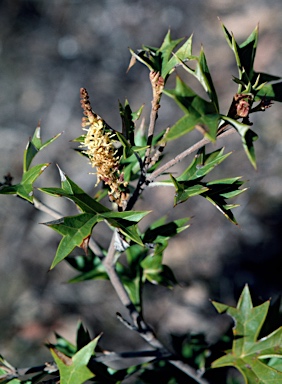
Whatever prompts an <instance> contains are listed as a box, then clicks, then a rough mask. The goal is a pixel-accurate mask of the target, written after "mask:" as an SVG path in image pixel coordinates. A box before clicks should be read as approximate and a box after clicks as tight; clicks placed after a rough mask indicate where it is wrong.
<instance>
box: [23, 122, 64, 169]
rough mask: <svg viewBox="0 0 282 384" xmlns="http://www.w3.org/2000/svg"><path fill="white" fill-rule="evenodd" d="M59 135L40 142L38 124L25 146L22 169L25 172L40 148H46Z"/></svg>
mask: <svg viewBox="0 0 282 384" xmlns="http://www.w3.org/2000/svg"><path fill="white" fill-rule="evenodd" d="M59 136H61V133H59V134H58V135H56V136H54V137H52V138H51V139H49V140H47V141H46V142H45V143H42V140H41V136H40V126H38V127H36V129H35V131H34V134H33V136H32V138H31V139H30V140H29V142H28V144H27V147H26V149H25V151H24V156H23V171H24V172H27V170H28V169H29V167H30V164H31V162H32V160H33V158H34V157H35V155H36V154H37V153H38V152H39V151H41V150H42V149H44V148H46V147H47V146H48V145H49V144H51V143H52V142H53V141H55V140H56V139H57V138H58V137H59Z"/></svg>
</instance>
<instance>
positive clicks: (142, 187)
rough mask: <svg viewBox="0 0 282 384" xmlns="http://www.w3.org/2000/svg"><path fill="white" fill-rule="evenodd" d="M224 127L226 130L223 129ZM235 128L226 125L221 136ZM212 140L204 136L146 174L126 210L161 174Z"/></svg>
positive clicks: (227, 134) (221, 131)
mask: <svg viewBox="0 0 282 384" xmlns="http://www.w3.org/2000/svg"><path fill="white" fill-rule="evenodd" d="M223 129H224V130H223ZM235 132H236V130H235V128H229V129H226V127H225V126H224V127H223V128H222V129H221V130H220V131H219V133H218V137H219V138H223V137H225V136H229V135H231V134H233V133H235ZM210 142H211V141H210V140H209V139H207V138H205V137H204V138H203V139H201V140H200V141H198V142H197V143H195V144H193V145H192V146H191V147H189V148H187V149H186V150H185V151H183V152H181V153H180V154H179V155H177V156H176V157H175V158H174V159H171V160H170V161H168V162H167V163H165V164H164V165H163V166H161V167H159V168H158V169H156V170H155V171H154V172H153V173H152V174H151V175H150V176H148V177H147V178H146V176H144V177H143V179H142V180H141V178H140V179H139V182H138V184H137V187H136V188H135V190H134V193H133V194H132V196H131V198H130V199H129V201H128V204H127V207H126V211H130V210H131V209H132V208H133V206H134V205H135V203H136V201H137V200H138V198H139V196H140V195H141V194H142V193H143V191H144V190H145V189H146V188H147V187H148V186H149V185H150V183H152V182H153V181H154V180H155V179H156V178H157V177H158V176H160V175H161V174H162V173H164V172H165V171H167V170H168V169H169V168H171V167H173V166H174V165H175V164H177V163H179V162H180V161H182V160H183V159H184V158H185V157H187V156H189V155H191V153H193V152H195V151H197V150H198V149H200V148H202V147H203V146H204V145H206V144H209V143H210Z"/></svg>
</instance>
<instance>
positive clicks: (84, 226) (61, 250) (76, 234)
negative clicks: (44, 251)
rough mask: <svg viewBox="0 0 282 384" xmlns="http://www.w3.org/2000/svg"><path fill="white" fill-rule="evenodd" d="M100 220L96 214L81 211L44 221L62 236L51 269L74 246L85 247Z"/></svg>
mask: <svg viewBox="0 0 282 384" xmlns="http://www.w3.org/2000/svg"><path fill="white" fill-rule="evenodd" d="M100 220H102V218H101V217H100V216H98V215H93V214H90V213H82V214H80V215H76V216H69V217H63V218H62V219H59V220H54V221H50V222H48V223H44V224H45V225H48V227H50V228H52V229H54V230H55V231H56V232H58V233H60V234H61V235H62V236H63V238H62V240H61V241H60V244H59V246H58V249H57V252H56V256H55V258H54V260H53V262H52V265H51V269H52V268H54V267H55V266H56V265H57V264H58V263H59V262H60V261H62V260H63V259H64V258H65V257H67V256H68V255H69V254H70V253H71V252H72V251H73V250H74V248H75V247H80V248H83V249H85V248H87V244H88V242H89V239H90V236H91V233H92V230H93V227H94V226H95V225H96V224H97V223H98V222H99V221H100Z"/></svg>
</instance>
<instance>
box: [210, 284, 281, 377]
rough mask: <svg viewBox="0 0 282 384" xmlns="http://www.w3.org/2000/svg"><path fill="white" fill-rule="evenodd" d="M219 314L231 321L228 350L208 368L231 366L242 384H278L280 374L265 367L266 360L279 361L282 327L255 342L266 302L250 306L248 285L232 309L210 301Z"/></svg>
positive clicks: (261, 324)
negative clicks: (231, 333)
mask: <svg viewBox="0 0 282 384" xmlns="http://www.w3.org/2000/svg"><path fill="white" fill-rule="evenodd" d="M213 305H214V307H215V308H216V310H217V311H218V312H219V313H227V314H228V315H229V316H231V317H232V318H233V319H234V322H235V325H234V328H233V335H234V339H233V345H232V350H231V351H228V352H227V353H226V355H225V356H222V357H220V358H219V359H217V360H215V361H214V362H213V363H212V368H220V367H225V366H233V367H235V368H236V369H237V370H239V371H240V373H241V374H242V376H243V378H244V381H245V383H246V384H252V383H261V384H278V383H280V382H282V372H281V371H280V370H278V369H275V368H274V367H272V366H270V365H268V364H267V361H268V359H269V358H280V359H281V358H282V327H280V328H278V329H277V330H275V331H274V332H272V333H271V334H270V335H268V336H266V337H263V338H262V339H260V340H258V335H259V332H260V330H261V328H262V326H263V323H264V321H265V318H266V315H267V312H268V308H269V301H267V302H265V303H263V304H261V305H259V306H257V307H253V304H252V299H251V295H250V291H249V288H248V286H245V288H244V290H243V292H242V294H241V296H240V298H239V301H238V304H237V307H236V308H233V307H230V306H228V305H225V304H221V303H217V302H213Z"/></svg>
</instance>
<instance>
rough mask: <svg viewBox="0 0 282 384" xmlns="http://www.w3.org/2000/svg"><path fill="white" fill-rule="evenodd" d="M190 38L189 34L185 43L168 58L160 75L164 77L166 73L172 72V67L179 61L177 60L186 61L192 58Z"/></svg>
mask: <svg viewBox="0 0 282 384" xmlns="http://www.w3.org/2000/svg"><path fill="white" fill-rule="evenodd" d="M192 38H193V35H191V36H190V37H189V38H188V39H187V40H186V41H185V43H184V44H183V45H182V46H181V47H180V48H179V49H178V50H177V51H176V52H175V54H174V55H173V56H172V57H171V58H170V59H169V60H168V62H167V64H165V65H164V67H163V72H162V76H163V77H164V78H165V77H166V76H167V75H168V74H170V73H172V71H173V70H174V68H175V67H176V66H177V64H178V63H179V60H182V61H186V60H190V59H193V56H192Z"/></svg>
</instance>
